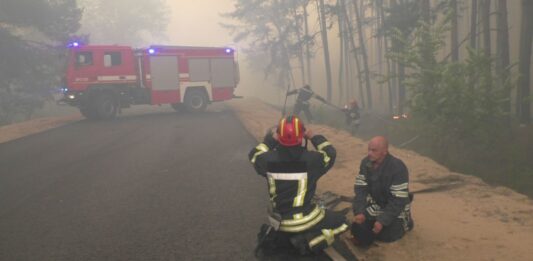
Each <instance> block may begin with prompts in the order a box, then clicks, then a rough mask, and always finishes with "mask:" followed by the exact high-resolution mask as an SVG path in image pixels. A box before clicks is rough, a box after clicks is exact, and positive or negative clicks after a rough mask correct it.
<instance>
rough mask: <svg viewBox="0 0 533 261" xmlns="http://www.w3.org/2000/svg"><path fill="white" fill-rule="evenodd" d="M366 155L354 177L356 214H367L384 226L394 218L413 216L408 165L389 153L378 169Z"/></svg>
mask: <svg viewBox="0 0 533 261" xmlns="http://www.w3.org/2000/svg"><path fill="white" fill-rule="evenodd" d="M372 164H373V163H372V162H371V161H370V160H369V159H368V157H365V158H364V159H363V160H362V161H361V165H360V167H359V175H357V177H356V179H355V186H354V191H355V195H356V196H355V200H354V203H353V211H354V214H355V215H357V214H361V213H364V214H365V216H367V217H368V218H370V219H373V220H377V221H379V222H380V223H381V224H383V225H384V226H387V225H389V224H391V223H392V222H393V221H394V219H395V218H400V219H402V220H404V221H407V220H408V219H409V218H410V207H411V206H410V200H409V173H408V171H407V167H406V166H405V164H404V163H403V162H402V161H401V160H400V159H398V158H395V157H394V156H392V155H390V154H387V156H386V157H385V159H384V160H383V162H382V163H381V165H380V166H379V167H378V168H377V169H375V170H374V169H373V168H372Z"/></svg>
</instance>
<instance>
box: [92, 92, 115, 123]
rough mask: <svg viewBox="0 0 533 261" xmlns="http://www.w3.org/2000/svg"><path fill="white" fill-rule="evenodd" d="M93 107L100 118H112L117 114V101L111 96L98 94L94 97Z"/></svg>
mask: <svg viewBox="0 0 533 261" xmlns="http://www.w3.org/2000/svg"><path fill="white" fill-rule="evenodd" d="M95 105H96V106H95V107H96V112H97V114H98V117H99V118H100V119H112V118H114V117H115V116H116V115H117V103H116V101H115V99H114V98H113V96H111V95H109V94H104V93H102V94H100V95H98V96H97V97H96V100H95Z"/></svg>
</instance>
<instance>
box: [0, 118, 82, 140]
mask: <svg viewBox="0 0 533 261" xmlns="http://www.w3.org/2000/svg"><path fill="white" fill-rule="evenodd" d="M81 119H82V117H81V115H80V114H73V115H69V116H62V117H45V118H37V119H32V120H29V121H25V122H20V123H15V124H11V125H6V126H0V143H4V142H8V141H11V140H15V139H18V138H22V137H25V136H28V135H32V134H35V133H39V132H42V131H45V130H49V129H53V128H56V127H59V126H62V125H64V124H67V123H70V122H74V121H79V120H81Z"/></svg>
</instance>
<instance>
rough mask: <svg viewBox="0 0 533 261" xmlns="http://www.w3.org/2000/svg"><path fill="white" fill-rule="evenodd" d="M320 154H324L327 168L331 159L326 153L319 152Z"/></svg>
mask: <svg viewBox="0 0 533 261" xmlns="http://www.w3.org/2000/svg"><path fill="white" fill-rule="evenodd" d="M318 152H320V153H322V155H324V165H325V166H327V165H328V164H329V161H330V160H331V158H330V157H329V156H328V154H327V153H326V152H325V151H322V150H319V151H318Z"/></svg>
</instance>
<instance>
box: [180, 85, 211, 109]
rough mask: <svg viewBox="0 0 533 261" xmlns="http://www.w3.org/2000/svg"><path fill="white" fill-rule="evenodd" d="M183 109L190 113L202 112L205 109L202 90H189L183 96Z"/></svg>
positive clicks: (204, 95) (204, 97) (205, 100)
mask: <svg viewBox="0 0 533 261" xmlns="http://www.w3.org/2000/svg"><path fill="white" fill-rule="evenodd" d="M184 102H185V107H186V108H187V110H188V111H190V112H202V111H205V108H206V107H207V96H206V94H205V91H202V90H198V89H196V90H189V91H187V94H186V95H185V101H184Z"/></svg>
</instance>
